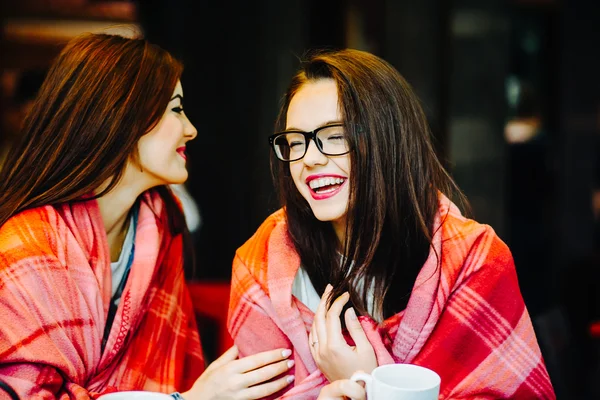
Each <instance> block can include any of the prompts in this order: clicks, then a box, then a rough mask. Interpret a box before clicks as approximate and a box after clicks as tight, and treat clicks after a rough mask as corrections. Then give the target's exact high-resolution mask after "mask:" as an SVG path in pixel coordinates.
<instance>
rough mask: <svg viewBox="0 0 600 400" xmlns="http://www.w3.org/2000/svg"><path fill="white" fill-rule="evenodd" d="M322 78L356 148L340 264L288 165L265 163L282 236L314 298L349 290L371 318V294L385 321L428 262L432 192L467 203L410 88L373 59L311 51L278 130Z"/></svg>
mask: <svg viewBox="0 0 600 400" xmlns="http://www.w3.org/2000/svg"><path fill="white" fill-rule="evenodd" d="M319 79H332V80H333V81H334V82H335V84H336V86H337V89H338V103H339V104H340V108H341V112H342V115H343V119H344V123H345V126H346V130H347V133H348V135H349V141H350V145H351V147H352V149H353V150H352V151H351V152H350V159H351V171H350V198H349V207H348V214H347V226H346V242H345V243H344V247H343V255H344V257H343V260H340V256H339V253H338V248H337V247H336V246H335V245H334V244H335V243H337V242H338V240H337V237H336V235H335V232H334V230H333V227H332V225H331V224H330V223H328V222H321V221H319V220H317V219H316V218H315V216H314V214H313V212H312V211H311V208H310V207H309V205H308V203H307V202H306V200H305V199H304V198H303V197H302V196H301V195H300V193H299V192H298V190H297V189H296V187H295V186H294V182H293V180H292V178H291V176H290V171H289V166H288V165H287V164H285V163H282V162H280V161H278V160H277V159H276V158H275V157H274V156H273V155H271V170H272V172H273V177H274V180H275V185H276V187H277V189H278V192H279V196H280V199H281V202H282V205H283V206H284V207H285V209H286V216H287V221H288V230H289V234H290V236H291V238H292V240H293V242H294V245H295V247H296V250H297V251H298V253H299V254H300V258H301V261H302V265H303V267H304V268H305V269H306V271H307V273H308V275H309V277H310V279H311V281H312V283H313V285H314V286H315V289H316V290H317V292H318V293H323V291H324V289H325V286H326V285H327V283H328V282H329V283H332V285H333V286H334V291H333V293H332V295H331V298H330V301H331V300H332V299H335V298H337V297H338V296H339V295H341V294H342V293H343V292H344V291H346V290H348V291H349V292H350V299H351V303H352V305H353V306H354V307H355V308H356V310H357V312H358V313H359V314H362V315H368V314H369V312H368V307H367V304H368V300H367V299H368V296H367V293H368V290H369V289H372V290H373V291H374V292H373V302H374V309H375V310H376V311H377V310H378V312H377V314H379V315H371V317H373V318H375V319H376V320H380V317H383V318H388V317H389V316H391V315H393V314H395V313H397V312H399V311H401V310H403V309H404V308H405V307H406V303H407V302H408V298H409V295H410V292H411V290H412V286H413V285H414V282H415V279H416V276H417V275H418V273H419V271H420V269H421V267H422V266H423V264H424V262H425V260H426V259H427V256H428V254H429V250H430V244H431V240H432V237H433V233H434V232H433V220H434V217H435V214H436V213H437V212H438V209H439V193H443V194H445V195H447V196H449V197H450V198H452V199H454V200H455V201H456V200H458V201H459V203H460V204H461V205H466V204H467V203H466V200H465V199H464V196H463V195H462V193H461V192H460V190H459V189H458V187H457V186H456V184H455V183H454V181H453V180H452V178H451V177H450V175H449V174H448V173H447V171H446V170H445V169H444V167H443V166H442V164H441V163H440V161H439V160H438V157H437V156H436V154H435V150H434V147H433V144H432V138H431V133H430V129H429V126H428V123H427V120H426V117H425V114H424V112H423V110H422V108H421V105H420V101H419V100H418V99H417V97H416V96H415V94H414V93H413V91H412V89H411V87H410V85H409V84H408V83H407V82H406V81H405V80H404V78H403V77H402V76H401V75H400V74H399V73H398V71H397V70H396V69H394V68H393V67H392V66H391V65H390V64H389V63H387V62H386V61H384V60H382V59H381V58H379V57H377V56H375V55H373V54H370V53H367V52H363V51H358V50H350V49H346V50H338V51H323V52H315V53H313V54H312V56H310V57H309V58H308V59H307V60H306V61H304V62H303V63H302V65H301V67H300V70H299V71H298V73H297V74H296V75H295V76H294V78H293V79H292V82H291V84H290V86H289V88H288V91H287V92H286V94H285V96H284V98H283V104H282V107H281V110H280V113H279V116H278V118H277V121H276V127H275V129H276V130H277V131H280V130H283V129H285V125H286V116H287V111H288V106H289V104H290V101H291V100H292V98H293V97H294V95H295V94H296V93H297V92H298V91H299V90H300V88H301V87H302V86H303V85H305V84H306V83H308V82H311V81H316V80H319ZM438 259H439V258H438ZM361 281H362V284H361V283H360V282H361Z"/></svg>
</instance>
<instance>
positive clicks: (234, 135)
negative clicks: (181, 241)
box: [138, 0, 309, 279]
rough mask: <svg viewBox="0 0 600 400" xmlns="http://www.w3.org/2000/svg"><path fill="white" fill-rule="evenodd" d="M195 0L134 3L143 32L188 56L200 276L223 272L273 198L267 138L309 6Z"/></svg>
mask: <svg viewBox="0 0 600 400" xmlns="http://www.w3.org/2000/svg"><path fill="white" fill-rule="evenodd" d="M194 3H195V4H192V1H186V0H179V1H170V2H168V3H167V2H162V1H146V0H144V1H140V2H139V4H138V6H139V11H140V21H141V24H142V27H143V29H144V31H145V34H146V36H147V37H148V38H149V39H150V40H151V41H154V42H156V43H159V44H161V45H163V46H164V47H165V48H167V49H169V50H171V51H173V53H174V54H176V55H178V56H179V57H180V58H182V59H183V61H184V63H185V71H184V75H183V77H182V84H183V89H184V97H185V110H186V113H187V114H188V117H189V118H190V120H191V121H192V123H193V124H194V125H195V126H196V128H197V129H198V137H197V138H196V139H195V140H194V141H193V142H190V143H189V144H188V150H189V170H190V177H189V180H188V183H187V184H188V188H189V191H190V193H191V194H192V196H194V198H195V199H196V200H197V202H198V205H199V207H200V211H201V214H202V221H203V222H202V227H201V229H200V231H199V234H198V235H197V237H196V238H195V242H196V253H197V260H198V278H205V279H229V277H230V274H231V263H232V260H233V257H234V253H235V250H236V249H237V248H238V247H239V246H241V245H242V244H243V243H244V242H245V241H246V240H247V239H248V238H250V236H251V235H252V234H253V233H254V231H255V230H256V229H257V228H258V226H259V224H260V223H261V222H262V221H263V219H264V218H266V217H267V216H268V215H269V213H271V212H272V211H274V210H275V209H276V207H277V204H278V202H277V199H276V198H275V193H274V191H273V185H272V183H271V178H270V171H269V148H268V144H267V137H268V135H270V134H271V133H272V130H273V123H274V120H275V117H276V114H277V111H278V107H279V98H280V96H281V95H282V94H283V92H284V90H285V85H286V84H287V81H288V80H289V78H290V77H291V76H292V74H293V72H294V69H295V68H296V66H297V60H298V57H299V56H300V55H301V54H302V52H303V51H304V49H305V47H306V43H307V41H308V39H307V34H306V25H307V24H306V23H305V20H306V18H307V13H308V12H309V11H308V8H307V7H306V6H305V5H304V2H302V1H300V0H298V1H286V2H279V1H274V0H270V1H261V2H247V1H227V2H200V3H197V2H194ZM283 3H285V4H283ZM192 5H193V6H194V7H193V8H192ZM192 9H195V10H197V11H195V12H191V11H190V10H192Z"/></svg>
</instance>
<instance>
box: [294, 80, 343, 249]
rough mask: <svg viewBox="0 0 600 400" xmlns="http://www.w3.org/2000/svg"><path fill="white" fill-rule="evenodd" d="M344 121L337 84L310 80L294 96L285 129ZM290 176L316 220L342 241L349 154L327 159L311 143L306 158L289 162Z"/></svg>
mask: <svg viewBox="0 0 600 400" xmlns="http://www.w3.org/2000/svg"><path fill="white" fill-rule="evenodd" d="M343 122H344V121H343V120H342V114H341V112H340V108H339V106H338V91H337V87H336V84H335V82H334V81H333V80H332V79H321V80H318V81H309V82H308V83H306V84H304V85H303V86H302V87H301V88H300V90H298V92H297V93H296V94H295V95H294V97H293V98H292V100H291V101H290V104H289V107H288V112H287V120H286V130H301V131H305V132H310V131H313V130H314V129H317V128H320V127H322V126H326V125H332V124H336V123H343ZM340 129H341V134H344V130H343V128H340ZM290 174H291V176H292V178H293V180H294V184H295V185H296V188H298V191H299V192H300V194H301V195H302V196H303V197H304V198H305V199H306V201H307V202H308V204H309V206H310V208H311V209H312V211H313V213H314V214H315V217H316V218H317V219H318V220H320V221H330V222H331V223H332V224H333V226H334V229H335V231H336V233H337V234H338V238H340V240H342V239H343V236H341V235H342V234H343V232H345V227H346V213H347V210H348V199H349V193H350V190H349V187H350V184H351V182H350V179H349V178H350V155H349V154H344V155H338V156H327V155H325V154H323V153H321V152H320V151H319V149H318V148H317V146H316V145H315V143H314V142H313V141H312V140H311V141H310V142H309V144H308V148H307V150H306V154H305V156H304V157H303V158H302V159H300V160H298V161H293V162H291V163H290Z"/></svg>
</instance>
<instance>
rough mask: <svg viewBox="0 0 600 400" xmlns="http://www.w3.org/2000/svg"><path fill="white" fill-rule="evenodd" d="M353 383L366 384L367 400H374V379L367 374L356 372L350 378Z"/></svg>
mask: <svg viewBox="0 0 600 400" xmlns="http://www.w3.org/2000/svg"><path fill="white" fill-rule="evenodd" d="M350 380H351V381H354V382H359V381H362V382H364V383H365V389H366V390H367V400H374V399H375V398H374V397H373V377H372V376H371V375H369V374H367V373H365V372H355V373H354V374H352V376H351V377H350Z"/></svg>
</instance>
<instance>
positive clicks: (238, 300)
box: [228, 196, 555, 399]
mask: <svg viewBox="0 0 600 400" xmlns="http://www.w3.org/2000/svg"><path fill="white" fill-rule="evenodd" d="M440 216H441V217H440ZM441 218H443V223H442V220H441ZM434 226H435V227H436V230H435V234H434V239H433V243H432V250H431V252H430V255H429V257H428V259H427V261H426V262H425V264H424V265H423V267H422V269H421V272H420V273H419V275H418V277H417V280H416V282H415V285H414V288H413V291H412V294H411V297H410V300H409V303H408V306H407V307H406V309H405V310H404V311H402V312H400V313H399V314H397V315H394V316H392V317H391V318H389V319H387V320H386V321H384V322H383V323H381V324H376V323H375V322H374V321H373V320H372V319H370V318H368V317H364V316H363V317H360V318H359V319H360V321H361V324H362V325H363V328H364V329H365V332H366V333H367V336H368V337H369V340H370V342H371V344H372V345H373V347H374V349H375V352H376V355H377V360H378V363H379V364H380V365H382V364H389V363H413V364H417V365H422V366H425V367H427V368H430V369H433V370H434V371H436V372H437V373H438V374H439V375H440V376H441V378H442V384H441V389H440V399H555V394H554V390H553V388H552V384H551V382H550V378H549V376H548V373H547V371H546V367H545V365H544V361H543V359H542V356H541V353H540V349H539V346H538V343H537V340H536V337H535V334H534V331H533V327H532V324H531V320H530V318H529V315H528V313H527V309H526V308H525V304H524V302H523V298H522V296H521V293H520V289H519V285H518V281H517V275H516V271H515V267H514V263H513V259H512V255H511V253H510V251H509V249H508V247H507V246H506V245H505V244H504V243H503V242H502V241H501V240H500V239H499V238H498V236H497V235H496V234H495V233H494V231H493V230H492V228H490V227H489V226H487V225H482V224H478V223H477V222H475V221H473V220H469V219H466V218H464V217H463V216H462V215H461V214H460V212H459V210H458V209H457V208H456V206H454V205H453V204H452V203H451V202H450V201H449V200H448V199H447V198H446V197H444V196H441V198H440V210H439V213H438V215H437V216H436V220H435V223H434ZM437 228H439V229H437ZM437 255H439V256H440V259H441V263H438V257H437ZM299 266H300V259H299V256H298V254H297V253H296V252H295V250H294V247H293V244H292V242H291V241H290V238H289V236H288V234H287V226H286V220H285V214H284V211H283V210H279V211H277V212H275V213H274V214H272V215H271V216H270V217H269V218H267V220H266V221H265V222H264V223H263V224H262V225H261V226H260V228H259V229H258V230H257V232H256V233H255V234H254V235H253V236H252V237H251V238H250V239H249V240H248V241H247V242H246V243H245V244H244V245H243V246H242V247H241V248H239V249H238V251H237V253H236V256H235V259H234V261H233V277H232V292H231V302H230V307H229V326H228V328H229V331H230V333H231V335H232V337H233V338H234V341H235V343H236V344H237V345H238V347H239V349H240V353H241V354H242V355H249V354H254V353H257V352H260V351H264V350H268V349H273V348H277V347H290V348H292V349H293V357H294V360H295V362H296V364H295V367H294V373H295V377H296V380H295V381H294V386H293V387H291V388H287V389H286V392H282V393H277V394H276V395H275V396H273V397H276V398H302V399H311V398H312V399H314V398H316V397H317V396H318V393H319V390H320V389H321V387H322V386H323V385H325V384H326V383H327V380H326V378H325V377H324V376H323V374H322V373H321V372H320V371H319V370H318V369H317V366H316V365H315V362H314V360H313V359H312V357H311V353H310V349H309V343H308V332H309V329H310V327H311V324H312V319H313V315H314V314H313V313H312V312H311V311H310V310H308V309H307V308H306V307H305V306H304V305H303V304H302V303H300V302H299V301H298V300H297V299H296V298H295V297H292V295H291V290H292V283H293V280H294V276H295V275H296V272H297V270H298V268H299Z"/></svg>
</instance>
